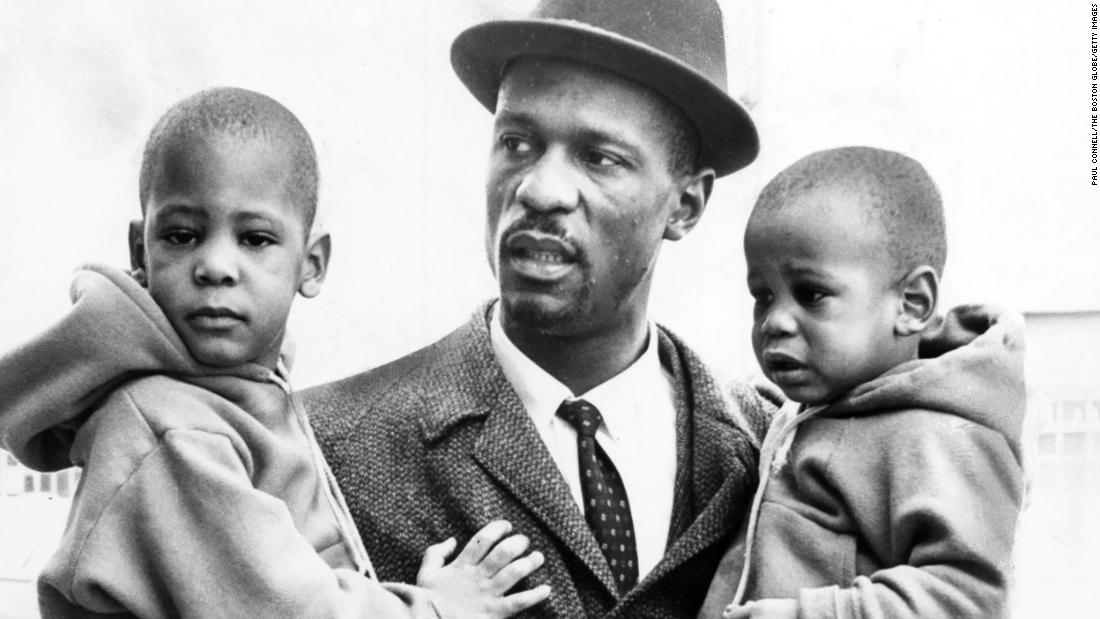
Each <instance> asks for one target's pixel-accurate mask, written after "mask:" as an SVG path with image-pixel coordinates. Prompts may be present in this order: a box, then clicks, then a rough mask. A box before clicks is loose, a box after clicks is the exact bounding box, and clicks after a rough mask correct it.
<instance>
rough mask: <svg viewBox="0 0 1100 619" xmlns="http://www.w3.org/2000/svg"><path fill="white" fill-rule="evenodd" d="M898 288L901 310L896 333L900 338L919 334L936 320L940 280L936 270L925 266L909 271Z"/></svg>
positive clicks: (895, 326) (895, 327) (896, 323)
mask: <svg viewBox="0 0 1100 619" xmlns="http://www.w3.org/2000/svg"><path fill="white" fill-rule="evenodd" d="M898 286H899V288H900V292H901V310H900V311H899V312H898V317H897V320H896V321H895V323H894V333H895V334H896V335H899V336H907V335H916V334H919V333H921V332H922V331H924V330H925V329H927V328H928V326H929V325H930V324H932V322H933V321H934V320H935V318H936V304H937V303H938V301H939V288H940V278H939V276H938V275H936V270H935V269H933V268H932V267H930V266H928V265H923V266H919V267H916V268H914V269H913V270H912V271H909V273H908V274H906V276H905V277H904V278H902V279H901V281H900V282H898Z"/></svg>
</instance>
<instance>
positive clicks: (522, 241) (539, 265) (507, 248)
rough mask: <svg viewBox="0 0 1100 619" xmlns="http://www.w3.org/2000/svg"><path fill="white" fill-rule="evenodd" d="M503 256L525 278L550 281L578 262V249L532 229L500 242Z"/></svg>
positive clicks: (511, 235) (559, 276) (557, 238)
mask: <svg viewBox="0 0 1100 619" xmlns="http://www.w3.org/2000/svg"><path fill="white" fill-rule="evenodd" d="M502 249H503V251H502V252H501V253H502V256H501V257H502V259H503V260H506V261H507V262H508V263H509V265H510V266H511V267H512V270H513V271H514V272H515V273H516V274H517V275H519V276H521V277H525V278H527V279H534V280H541V281H553V280H558V279H560V278H562V277H564V276H565V275H566V274H567V273H568V272H569V271H571V270H572V269H573V267H575V266H576V265H577V261H578V255H579V252H578V251H577V249H576V248H575V247H574V246H573V245H572V244H571V243H569V242H568V241H566V240H564V239H561V238H559V237H557V236H553V235H549V234H546V233H543V232H538V231H534V230H522V231H519V232H513V233H511V234H509V235H508V236H507V237H506V238H505V239H504V241H503V243H502Z"/></svg>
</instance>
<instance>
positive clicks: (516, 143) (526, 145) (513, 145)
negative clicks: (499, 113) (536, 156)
mask: <svg viewBox="0 0 1100 619" xmlns="http://www.w3.org/2000/svg"><path fill="white" fill-rule="evenodd" d="M500 143H501V144H503V145H504V148H506V149H508V150H509V151H511V152H513V153H520V154H523V153H529V152H531V150H532V147H531V143H530V142H528V141H527V140H525V139H523V138H521V137H519V136H516V135H505V136H502V137H501V138H500Z"/></svg>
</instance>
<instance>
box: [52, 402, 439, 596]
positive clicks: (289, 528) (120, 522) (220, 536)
mask: <svg viewBox="0 0 1100 619" xmlns="http://www.w3.org/2000/svg"><path fill="white" fill-rule="evenodd" d="M116 395H117V394H116ZM100 412H101V413H102V412H105V411H100ZM112 413H116V414H113V415H110V416H109V417H108V418H96V419H93V421H92V423H93V427H91V428H90V429H91V430H98V431H97V432H96V437H97V441H96V444H95V446H94V450H93V451H92V452H89V453H90V462H89V463H88V466H86V468H85V470H84V473H83V478H82V479H81V491H80V492H79V493H78V496H77V498H76V500H75V502H74V504H73V511H72V515H71V516H70V523H69V526H68V528H67V530H66V533H65V538H64V539H63V540H62V546H61V550H59V553H58V555H56V556H55V557H54V558H53V559H52V560H51V562H50V564H49V565H47V567H46V570H45V571H44V572H43V575H42V577H41V581H40V585H39V589H40V592H43V593H42V597H43V599H48V598H49V597H51V595H52V596H53V597H55V598H56V597H57V595H60V596H62V597H64V598H65V599H66V600H67V601H68V603H70V604H75V605H77V606H79V607H82V608H84V609H88V610H92V611H97V612H101V613H117V612H128V613H132V614H134V615H137V616H140V617H167V616H181V617H215V616H221V617H417V616H424V617H437V616H438V615H437V613H436V612H435V610H434V604H433V603H432V602H431V600H430V599H428V597H427V593H426V592H424V591H423V590H419V589H416V588H412V587H396V588H393V591H391V590H389V589H388V588H386V587H384V586H382V585H381V584H379V583H377V582H374V581H372V580H369V579H368V578H366V577H365V576H362V575H360V574H359V573H358V572H356V571H354V570H349V569H334V568H331V567H329V566H328V565H327V564H326V563H325V562H324V561H323V560H322V559H321V558H320V556H319V555H318V554H317V552H316V551H315V550H314V549H313V547H312V546H311V545H310V544H309V543H308V542H307V541H306V540H305V538H304V537H303V536H302V535H300V534H299V533H298V531H297V529H296V528H295V526H294V523H293V521H292V519H291V516H290V513H289V511H288V510H287V508H286V507H285V505H284V504H283V502H282V501H280V500H279V499H277V498H275V497H273V496H271V495H269V494H266V493H264V492H261V491H259V490H257V489H255V488H254V487H253V485H252V483H251V479H250V468H251V467H250V465H251V463H250V461H249V456H248V454H246V453H242V452H241V451H240V446H239V445H238V444H236V443H235V441H233V440H232V438H231V437H229V436H226V435H224V434H218V433H212V432H209V431H206V430H194V429H174V430H169V431H167V432H165V433H164V434H163V435H161V436H156V435H154V434H153V432H151V431H150V430H149V428H148V426H143V423H144V421H143V420H142V419H141V417H140V415H139V414H137V413H136V411H130V413H131V414H118V411H112ZM97 417H98V416H97ZM99 423H102V424H106V426H107V427H100V428H96V427H94V424H99Z"/></svg>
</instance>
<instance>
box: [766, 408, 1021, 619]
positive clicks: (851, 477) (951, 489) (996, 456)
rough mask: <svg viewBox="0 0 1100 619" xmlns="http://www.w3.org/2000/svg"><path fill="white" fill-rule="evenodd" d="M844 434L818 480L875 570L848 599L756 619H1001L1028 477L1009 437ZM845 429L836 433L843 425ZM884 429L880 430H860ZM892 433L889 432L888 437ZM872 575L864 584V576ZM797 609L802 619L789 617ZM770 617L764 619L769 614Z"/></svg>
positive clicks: (954, 424) (947, 425) (858, 427)
mask: <svg viewBox="0 0 1100 619" xmlns="http://www.w3.org/2000/svg"><path fill="white" fill-rule="evenodd" d="M892 414H893V413H886V414H883V415H878V416H875V417H873V418H864V419H860V420H854V421H852V422H851V425H850V430H849V431H847V432H846V433H845V440H843V441H840V442H838V443H837V444H836V446H835V451H834V454H833V457H832V458H830V459H829V461H828V464H827V465H826V466H825V469H824V470H823V471H820V472H821V473H822V475H821V476H820V478H821V480H822V482H823V483H822V486H826V485H831V486H833V487H834V488H835V490H834V491H833V492H835V493H837V494H839V501H838V503H841V504H846V506H847V509H848V510H849V511H850V517H851V518H852V520H853V522H854V524H855V527H856V529H857V533H856V535H857V537H858V538H859V539H860V545H861V546H862V545H863V544H866V548H861V549H860V552H861V553H864V554H867V555H869V556H870V559H857V561H860V560H863V561H873V562H874V563H875V564H877V565H882V566H890V567H885V568H883V569H878V570H873V571H872V570H858V572H862V573H866V574H867V575H864V576H856V577H855V578H854V579H853V580H852V582H851V583H850V585H849V586H848V587H836V586H832V587H821V588H808V589H802V590H801V591H800V592H799V595H798V599H797V602H798V603H797V606H794V605H790V604H784V603H780V602H779V601H778V600H762V601H761V603H759V604H756V605H755V608H752V607H751V606H750V608H752V612H751V614H750V615H749V616H751V617H791V618H792V619H793V618H794V617H798V618H799V619H811V618H813V619H818V618H826V617H836V618H843V619H849V618H851V619H856V618H859V619H870V618H877V617H890V618H899V619H900V618H908V617H914V618H915V617H921V618H937V617H942V618H945V619H947V618H953V617H1001V616H1004V615H1005V614H1006V612H1007V609H1006V604H1007V589H1008V586H1009V581H1010V579H1011V565H1012V545H1013V540H1014V537H1015V530H1016V524H1017V519H1018V517H1019V511H1020V505H1021V502H1022V495H1023V472H1022V469H1021V466H1020V463H1019V461H1018V460H1017V458H1016V456H1015V455H1014V452H1013V450H1012V449H1011V447H1010V445H1009V442H1008V441H1007V440H1006V439H1005V437H1004V436H1003V435H1002V434H1000V433H999V432H996V431H994V430H991V429H989V428H986V427H984V426H980V425H978V424H975V423H973V422H970V421H966V420H964V419H960V418H957V417H953V416H951V415H946V414H942V413H933V412H928V411H908V412H905V413H904V415H905V418H904V421H903V422H902V423H905V424H906V426H907V427H906V429H905V430H904V431H899V426H897V425H896V421H894V422H893V425H891V423H892V422H891V420H890V416H891V415H892ZM841 423H843V421H841ZM868 423H880V424H883V425H881V426H880V427H879V428H878V429H875V428H867V427H864V425H865V424H868ZM891 428H892V429H893V431H890V430H891ZM868 572H869V573H868ZM796 607H797V613H795V612H794V609H795V608H796ZM769 609H771V610H769Z"/></svg>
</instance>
